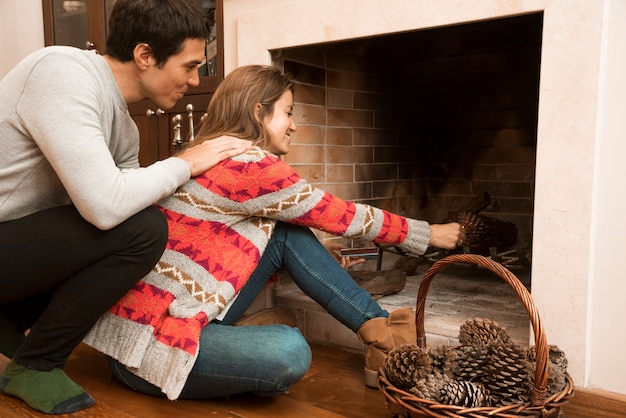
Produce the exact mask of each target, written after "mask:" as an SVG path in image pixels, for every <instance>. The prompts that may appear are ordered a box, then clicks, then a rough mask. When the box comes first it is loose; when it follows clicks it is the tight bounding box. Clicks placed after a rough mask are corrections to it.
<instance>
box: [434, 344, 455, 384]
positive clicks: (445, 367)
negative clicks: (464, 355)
mask: <svg viewBox="0 0 626 418" xmlns="http://www.w3.org/2000/svg"><path fill="white" fill-rule="evenodd" d="M426 351H427V353H428V355H429V356H430V359H431V364H432V366H433V371H434V372H436V373H439V374H441V375H445V376H447V377H449V378H454V377H455V376H456V370H457V368H458V367H459V366H458V360H459V353H458V352H457V351H456V350H455V349H453V348H451V347H449V346H446V345H442V346H439V347H429V348H427V349H426Z"/></svg>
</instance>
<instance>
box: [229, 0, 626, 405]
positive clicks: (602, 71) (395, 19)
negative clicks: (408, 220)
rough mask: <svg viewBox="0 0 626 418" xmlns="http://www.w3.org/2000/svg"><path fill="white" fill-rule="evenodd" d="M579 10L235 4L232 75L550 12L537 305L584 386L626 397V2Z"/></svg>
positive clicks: (532, 4) (329, 0)
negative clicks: (277, 57)
mask: <svg viewBox="0 0 626 418" xmlns="http://www.w3.org/2000/svg"><path fill="white" fill-rule="evenodd" d="M574 3H575V4H574V5H573V4H572V1H571V0H511V1H506V2H503V1H501V0H477V1H474V2H458V1H456V0H394V1H392V2H390V1H388V0H343V1H341V2H338V1H336V0H273V1H269V0H264V1H259V0H225V24H226V28H225V29H226V36H227V40H226V41H227V43H226V48H225V63H226V72H227V73H228V72H229V71H231V70H232V69H233V68H235V67H236V66H238V65H244V64H251V63H264V64H268V63H270V54H269V52H268V51H269V50H272V49H277V48H284V47H291V46H301V45H308V44H315V43H323V42H330V41H338V40H346V39H351V38H356V37H361V36H367V35H375V34H383V33H393V32H398V31H404V30H416V29H421V28H427V27H437V26H443V25H447V24H454V23H459V22H469V21H475V20H483V19H491V18H497V17H502V16H511V15H517V14H522V13H530V12H537V11H542V12H544V17H545V21H544V31H543V36H544V37H543V49H542V51H543V53H542V75H541V83H540V99H539V111H540V116H539V128H538V152H537V166H536V170H537V171H536V174H537V177H536V199H535V203H536V208H535V214H534V219H535V225H534V233H533V239H534V245H533V279H532V281H533V289H532V291H533V299H534V300H535V303H536V304H537V305H538V307H539V310H540V313H541V317H542V322H543V324H544V326H545V329H546V335H547V336H548V339H549V342H550V343H552V344H557V345H559V347H561V348H563V349H564V350H565V352H566V353H567V355H568V358H569V359H570V373H571V374H572V377H573V378H574V381H575V384H576V385H577V386H580V387H589V388H591V387H593V388H600V389H605V390H609V391H614V392H617V393H622V394H626V379H624V378H623V376H625V375H626V362H624V361H622V360H621V356H620V354H621V353H620V352H619V351H620V349H621V348H623V347H624V346H626V307H624V303H623V296H624V295H625V294H626V277H625V276H626V274H625V273H624V263H623V262H622V259H621V258H622V257H623V256H621V252H622V249H623V248H624V244H623V243H624V242H626V240H625V239H624V237H626V223H625V222H623V220H622V218H621V216H620V214H621V213H626V199H625V198H623V197H622V196H621V193H622V190H623V189H624V187H623V182H622V177H623V173H622V171H623V170H620V168H621V166H623V164H621V166H620V158H622V159H623V156H624V155H626V152H625V151H626V149H625V147H626V145H625V144H626V141H624V140H623V139H620V135H621V136H622V137H623V134H622V133H623V132H624V131H625V129H624V123H625V122H624V120H625V117H624V115H625V114H626V109H625V106H624V104H623V100H622V101H620V98H623V97H625V96H626V84H625V82H624V78H623V74H624V65H625V61H626V56H624V54H622V53H620V51H623V50H624V49H625V48H626V36H625V33H624V31H625V29H624V28H623V27H620V23H619V22H624V21H625V20H626V7H625V6H624V2H623V0H577V1H575V2H574ZM391 4H392V5H393V7H390V5H391ZM270 6H271V8H269V7H270ZM620 74H621V75H620ZM620 256H621V257H620Z"/></svg>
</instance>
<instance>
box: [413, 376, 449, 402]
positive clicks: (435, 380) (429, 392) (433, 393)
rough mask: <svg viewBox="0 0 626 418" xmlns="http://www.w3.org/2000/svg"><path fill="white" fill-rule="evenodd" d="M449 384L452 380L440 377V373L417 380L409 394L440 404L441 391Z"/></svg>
mask: <svg viewBox="0 0 626 418" xmlns="http://www.w3.org/2000/svg"><path fill="white" fill-rule="evenodd" d="M449 382H450V379H449V378H448V377H447V376H445V375H440V374H438V373H434V374H429V375H427V376H425V377H423V378H421V379H418V380H416V381H415V384H414V385H413V387H412V388H411V389H409V392H411V393H412V394H414V395H415V396H418V397H420V398H423V399H428V400H430V401H434V402H439V394H440V393H441V389H442V388H443V386H445V385H446V384H447V383H449Z"/></svg>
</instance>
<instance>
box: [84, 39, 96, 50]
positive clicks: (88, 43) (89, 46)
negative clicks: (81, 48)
mask: <svg viewBox="0 0 626 418" xmlns="http://www.w3.org/2000/svg"><path fill="white" fill-rule="evenodd" d="M95 48H96V44H94V43H93V42H91V41H87V42H85V49H95Z"/></svg>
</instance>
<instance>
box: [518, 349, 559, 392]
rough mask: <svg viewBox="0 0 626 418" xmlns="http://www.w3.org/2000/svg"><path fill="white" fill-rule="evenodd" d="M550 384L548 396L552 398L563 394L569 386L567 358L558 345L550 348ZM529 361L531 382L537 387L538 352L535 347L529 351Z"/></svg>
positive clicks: (548, 383)
mask: <svg viewBox="0 0 626 418" xmlns="http://www.w3.org/2000/svg"><path fill="white" fill-rule="evenodd" d="M549 349H550V351H549V354H548V358H549V360H550V361H549V363H548V382H547V388H546V396H552V395H554V394H555V393H559V392H561V391H562V390H563V389H564V388H565V385H566V384H567V379H566V376H565V374H566V373H567V357H566V356H565V353H564V352H563V350H561V349H560V348H559V347H558V346H556V345H550V346H549ZM527 355H528V361H529V362H530V382H531V385H532V386H534V385H535V370H536V368H537V352H536V351H535V346H532V347H530V348H529V349H528V353H527Z"/></svg>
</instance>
